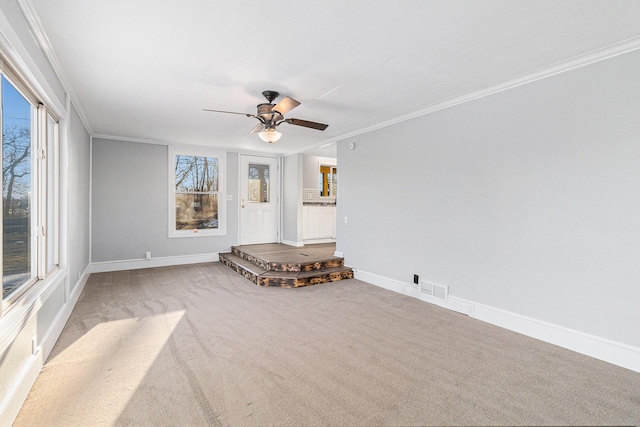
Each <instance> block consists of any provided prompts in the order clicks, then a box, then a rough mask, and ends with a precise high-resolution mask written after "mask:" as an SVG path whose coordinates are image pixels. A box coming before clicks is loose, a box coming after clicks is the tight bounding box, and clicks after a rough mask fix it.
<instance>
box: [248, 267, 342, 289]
mask: <svg viewBox="0 0 640 427" xmlns="http://www.w3.org/2000/svg"><path fill="white" fill-rule="evenodd" d="M345 279H353V271H341V272H337V273H330V274H320V275H317V276H313V277H305V278H303V279H281V278H277V277H258V283H257V284H258V285H260V286H277V287H280V288H301V287H303V286H311V285H317V284H320V283H328V282H337V281H339V280H345Z"/></svg>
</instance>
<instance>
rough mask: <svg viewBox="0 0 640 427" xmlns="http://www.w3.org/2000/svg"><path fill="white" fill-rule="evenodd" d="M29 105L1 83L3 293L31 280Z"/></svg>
mask: <svg viewBox="0 0 640 427" xmlns="http://www.w3.org/2000/svg"><path fill="white" fill-rule="evenodd" d="M30 195H31V105H30V104H29V103H28V101H27V100H26V99H24V98H23V97H22V95H20V93H18V91H16V90H15V88H14V87H13V86H11V84H10V83H9V82H7V81H6V80H5V79H4V78H3V79H2V218H3V233H2V237H3V246H2V249H3V250H2V252H3V253H2V256H3V258H2V289H3V298H6V297H8V296H9V295H10V294H11V293H13V292H14V291H15V290H16V289H18V288H19V287H20V286H21V285H22V284H24V283H25V282H27V281H28V280H29V279H30V278H31V245H30V243H31V232H30V230H31V226H30V225H31V203H30Z"/></svg>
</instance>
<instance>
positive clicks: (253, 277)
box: [218, 251, 353, 288]
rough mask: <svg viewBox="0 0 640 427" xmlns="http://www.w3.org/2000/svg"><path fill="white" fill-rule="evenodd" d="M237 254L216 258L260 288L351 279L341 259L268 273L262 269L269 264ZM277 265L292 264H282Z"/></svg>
mask: <svg viewBox="0 0 640 427" xmlns="http://www.w3.org/2000/svg"><path fill="white" fill-rule="evenodd" d="M237 252H241V251H234V252H233V253H232V254H224V253H221V254H220V255H219V256H218V258H219V260H220V262H221V263H223V264H224V265H226V266H227V267H229V268H231V269H232V270H233V271H235V272H236V273H238V274H240V275H241V276H243V277H244V278H246V279H248V280H250V281H251V282H253V283H255V284H256V285H260V286H274V287H280V288H299V287H302V286H310V285H317V284H319V283H327V282H336V281H339V280H344V279H352V278H353V271H352V270H351V269H350V268H346V267H344V260H343V259H342V258H336V259H335V260H331V261H332V262H325V261H320V262H316V263H314V264H309V265H315V267H316V268H310V269H308V270H305V271H295V270H293V271H291V270H284V271H277V270H276V271H274V270H271V271H269V270H267V269H266V268H264V266H265V265H268V264H270V263H269V262H267V261H263V260H260V261H261V262H260V263H256V262H255V260H257V258H255V257H253V256H249V258H250V259H247V257H246V256H245V257H242V256H240V255H238V254H237ZM245 255H246V254H245ZM333 261H335V262H333ZM276 264H277V263H276ZM278 265H294V264H292V263H291V264H287V263H282V264H278ZM323 265H324V266H326V268H318V267H322V266H323ZM335 269H338V271H335ZM287 276H288V277H287Z"/></svg>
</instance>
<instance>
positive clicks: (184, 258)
mask: <svg viewBox="0 0 640 427" xmlns="http://www.w3.org/2000/svg"><path fill="white" fill-rule="evenodd" d="M215 261H219V254H218V252H214V253H209V254H198V255H178V256H167V257H156V258H151V259H144V258H141V259H126V260H121V261H104V262H93V263H91V272H92V273H106V272H109V271H123V270H139V269H141V268H155V267H169V266H172V265H183V264H200V263H204V262H215Z"/></svg>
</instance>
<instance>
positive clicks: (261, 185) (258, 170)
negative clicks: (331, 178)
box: [247, 163, 269, 203]
mask: <svg viewBox="0 0 640 427" xmlns="http://www.w3.org/2000/svg"><path fill="white" fill-rule="evenodd" d="M247 200H248V201H249V202H259V203H269V165H254V164H251V163H250V164H249V189H248V192H247Z"/></svg>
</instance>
